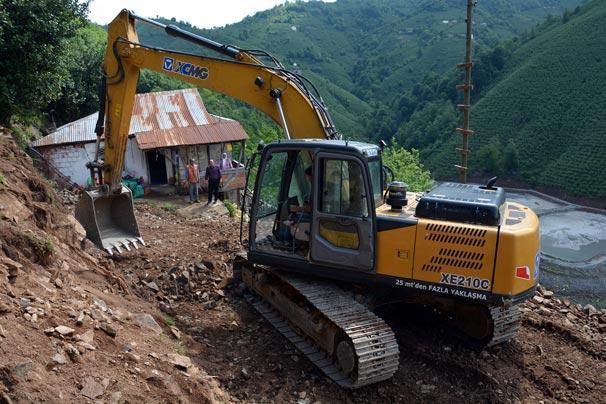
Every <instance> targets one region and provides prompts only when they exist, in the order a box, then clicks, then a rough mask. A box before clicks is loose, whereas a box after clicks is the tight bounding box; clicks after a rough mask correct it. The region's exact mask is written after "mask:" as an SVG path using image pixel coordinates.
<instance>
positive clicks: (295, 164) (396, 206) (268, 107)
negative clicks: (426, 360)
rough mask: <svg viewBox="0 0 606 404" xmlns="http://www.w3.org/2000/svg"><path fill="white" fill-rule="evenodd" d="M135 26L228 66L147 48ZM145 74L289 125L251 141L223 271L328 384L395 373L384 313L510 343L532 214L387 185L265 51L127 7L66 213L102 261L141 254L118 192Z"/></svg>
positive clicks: (462, 195)
mask: <svg viewBox="0 0 606 404" xmlns="http://www.w3.org/2000/svg"><path fill="white" fill-rule="evenodd" d="M136 20H139V21H143V22H146V23H150V24H153V25H155V26H157V27H159V28H162V29H164V30H165V31H166V32H167V33H168V34H170V35H173V36H176V37H179V38H182V39H184V40H187V41H189V42H192V43H195V44H198V45H200V46H202V47H204V48H205V49H210V50H213V51H215V52H219V53H220V54H221V55H223V58H212V57H208V56H202V55H195V54H190V53H183V52H175V51H169V50H165V49H159V48H155V47H151V46H146V45H143V44H141V43H139V41H138V38H137V33H136V29H135V21H136ZM226 57H227V58H226ZM263 60H267V61H268V62H267V63H263V62H262V61H263ZM140 69H150V70H154V71H156V72H160V73H163V74H166V75H168V76H171V77H175V78H179V79H182V80H185V81H187V82H190V83H193V84H195V85H196V86H199V87H204V88H209V89H212V90H215V91H218V92H220V93H223V94H226V95H229V96H232V97H234V98H236V99H239V100H241V101H244V102H246V103H248V104H250V105H252V106H254V107H256V108H258V109H260V110H261V111H263V112H265V113H266V114H267V115H268V116H270V117H271V118H272V119H273V120H274V121H275V122H277V123H278V124H279V125H280V126H281V127H282V128H283V129H284V133H285V135H286V137H287V139H285V140H280V141H276V142H273V143H271V144H268V145H260V146H259V148H258V151H257V153H255V154H254V155H253V156H252V158H251V159H250V161H249V172H248V173H249V174H248V178H247V188H248V185H249V184H250V183H252V181H253V180H252V179H251V178H250V176H251V175H252V173H256V174H255V178H254V191H253V194H252V198H251V200H250V203H249V204H247V205H246V211H247V213H248V215H249V224H248V226H249V227H248V237H247V239H246V240H245V244H246V246H247V250H248V251H247V254H246V257H242V258H240V259H237V260H236V261H235V262H234V271H235V272H237V273H240V274H241V276H242V279H243V281H244V282H245V284H246V285H247V287H248V288H249V289H250V290H251V291H252V292H253V294H252V295H251V302H252V304H253V306H254V307H255V308H256V309H257V310H258V311H259V312H260V313H261V314H262V315H263V316H264V317H265V318H266V319H267V320H268V321H269V322H270V323H271V324H273V325H274V326H275V328H276V329H277V330H278V331H279V332H281V333H282V334H283V335H284V336H285V337H286V338H287V339H289V340H290V341H291V342H292V343H293V344H294V345H295V346H296V347H297V348H298V349H300V350H301V352H302V353H304V354H305V355H306V356H307V357H308V358H309V359H310V360H311V361H312V362H313V363H314V364H315V365H316V366H318V368H320V369H321V370H322V371H323V372H324V373H325V374H326V375H327V376H328V377H329V378H331V379H332V380H333V381H334V382H336V383H337V384H338V385H340V386H342V387H345V388H357V387H360V386H364V385H368V384H371V383H374V382H378V381H381V380H386V379H388V378H390V377H391V376H392V375H393V374H394V373H395V372H396V370H397V368H398V363H399V350H398V344H397V342H396V338H395V335H394V333H393V331H392V330H391V328H390V327H389V325H388V324H387V323H385V322H384V321H383V320H382V319H381V318H380V317H378V316H377V315H376V314H375V313H374V312H373V310H375V309H376V308H378V307H380V306H383V305H387V304H392V303H399V302H406V303H413V304H419V305H424V306H431V307H434V308H436V309H438V310H440V311H442V312H444V313H448V315H449V318H450V319H451V321H452V323H453V325H455V326H456V327H458V328H459V329H460V330H462V331H464V332H465V333H466V334H467V335H469V336H470V337H471V338H474V339H476V340H478V341H480V342H481V343H483V344H486V345H494V344H498V343H501V342H504V341H508V340H509V339H511V338H512V337H513V336H514V335H515V333H516V331H517V329H518V327H519V323H520V311H519V307H518V306H519V304H520V303H521V302H522V301H523V300H524V299H526V298H528V297H529V296H531V295H532V294H533V291H534V289H535V287H536V284H537V278H538V271H539V221H538V218H537V216H536V215H535V214H534V213H533V212H532V211H531V210H530V209H529V208H527V207H525V206H523V205H521V204H518V203H514V202H510V201H507V200H506V199H505V192H504V190H503V189H502V188H499V187H495V186H494V183H493V182H489V183H488V184H486V185H485V186H483V185H473V184H459V183H443V184H441V185H439V186H437V187H436V188H434V189H433V190H431V191H428V192H425V193H421V194H416V193H411V192H408V191H407V189H406V185H405V184H404V183H401V182H397V181H391V182H390V183H387V178H386V177H387V171H386V170H385V169H384V167H383V165H382V158H381V154H382V151H383V147H384V144H382V145H374V144H368V143H362V142H355V141H349V140H342V139H341V138H340V136H339V134H338V132H337V131H336V130H335V127H334V125H333V123H332V120H331V118H330V116H329V114H328V112H327V109H326V107H325V106H324V102H323V101H322V99H321V98H320V96H319V95H318V94H317V91H316V90H315V88H314V87H313V85H312V84H311V83H310V82H308V81H307V80H305V79H304V78H303V77H302V76H300V75H299V74H296V73H293V72H290V71H288V70H287V69H286V68H284V66H283V65H282V64H280V63H279V62H278V61H277V60H276V59H275V58H274V57H272V56H271V55H270V54H268V53H266V52H263V51H257V50H243V49H239V48H237V47H235V46H230V45H223V44H220V43H217V42H214V41H212V40H209V39H207V38H203V37H201V36H198V35H195V34H192V33H189V32H186V31H183V30H182V29H180V28H178V27H175V26H172V25H168V26H165V25H163V24H160V23H158V22H155V21H152V20H149V19H146V18H143V17H139V16H137V15H135V14H134V13H131V12H129V11H127V10H123V11H122V12H121V13H120V14H119V15H118V16H117V17H116V18H115V19H114V20H113V21H112V22H111V23H110V25H109V30H108V47H107V53H106V57H105V63H104V72H105V74H106V77H105V80H104V86H102V87H103V92H102V97H101V100H102V104H103V105H102V108H101V111H100V115H99V117H100V118H99V119H100V120H99V124H98V126H97V134H98V136H99V138H100V137H101V135H103V136H104V143H105V150H104V160H103V161H101V160H100V158H99V153H96V158H95V161H93V162H91V163H90V164H89V168H90V169H91V175H93V177H94V178H95V180H96V182H98V183H99V184H100V185H98V186H97V187H95V188H94V189H92V190H90V191H88V192H87V193H86V194H85V195H84V196H83V198H82V200H81V201H80V203H79V204H78V206H77V210H76V216H77V218H78V219H79V220H80V221H81V223H82V224H83V225H84V227H85V228H86V230H87V235H88V237H89V238H90V239H91V240H92V241H94V242H95V243H96V244H97V245H98V246H99V247H101V248H104V249H106V250H107V251H108V252H110V253H112V252H114V251H118V252H119V251H120V250H121V249H122V248H129V247H130V246H137V244H140V243H142V242H143V240H142V239H141V237H140V234H139V230H138V227H137V223H136V219H135V216H134V213H133V204H132V198H131V196H130V192H129V191H128V190H127V189H126V188H124V187H122V186H121V185H120V174H121V172H122V168H123V164H124V154H125V148H126V141H127V135H128V129H129V124H130V118H131V114H132V109H133V103H134V98H135V88H136V84H137V80H138V74H139V71H140ZM104 118H105V128H104V127H103V122H104ZM98 144H99V142H98ZM257 160H258V165H257V164H256V161H257ZM255 168H256V169H255ZM243 211H244V209H243ZM242 223H244V222H243V221H242ZM242 226H243V224H242V225H241V228H242ZM241 238H242V231H241ZM405 307H412V306H405Z"/></svg>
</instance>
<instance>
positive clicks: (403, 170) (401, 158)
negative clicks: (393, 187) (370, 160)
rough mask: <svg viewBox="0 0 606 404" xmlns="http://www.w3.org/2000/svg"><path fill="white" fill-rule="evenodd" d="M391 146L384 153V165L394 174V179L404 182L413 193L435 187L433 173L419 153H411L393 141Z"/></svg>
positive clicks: (413, 150) (414, 151)
mask: <svg viewBox="0 0 606 404" xmlns="http://www.w3.org/2000/svg"><path fill="white" fill-rule="evenodd" d="M391 143H392V144H391V146H389V147H388V148H386V149H385V150H384V151H383V164H385V165H386V166H388V167H389V168H391V169H392V170H393V172H394V179H395V180H398V181H404V182H405V183H406V184H408V187H409V189H410V190H411V191H425V190H427V189H430V188H431V187H433V185H434V181H433V180H432V179H431V173H430V172H429V170H426V169H425V167H423V164H421V162H420V160H419V151H418V150H415V149H411V150H410V151H408V150H406V149H404V148H403V147H402V146H400V145H398V143H396V141H395V140H392V142H391Z"/></svg>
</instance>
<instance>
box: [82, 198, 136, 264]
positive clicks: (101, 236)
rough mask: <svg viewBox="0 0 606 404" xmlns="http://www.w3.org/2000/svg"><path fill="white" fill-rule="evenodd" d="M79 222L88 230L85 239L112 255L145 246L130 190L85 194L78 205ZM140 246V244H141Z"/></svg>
mask: <svg viewBox="0 0 606 404" xmlns="http://www.w3.org/2000/svg"><path fill="white" fill-rule="evenodd" d="M75 216H76V219H77V220H78V221H79V222H80V224H81V225H82V227H84V229H85V230H86V237H87V238H88V239H89V240H90V241H92V242H93V243H94V244H95V245H96V246H97V247H99V248H101V249H103V250H105V251H107V252H108V253H109V254H110V255H112V254H113V253H114V250H115V251H117V252H118V253H122V249H123V248H124V249H126V250H128V251H130V250H131V247H134V248H139V244H141V245H145V243H144V242H143V238H142V237H141V233H140V232H139V226H138V224H137V219H136V218H135V210H134V207H133V197H132V194H131V191H130V189H128V188H126V187H124V186H123V187H122V189H121V190H120V193H116V194H112V193H109V194H108V193H103V192H101V191H100V190H98V189H95V190H90V191H84V193H83V194H82V197H81V198H80V201H79V202H78V204H77V205H76V212H75ZM138 243H139V244H138Z"/></svg>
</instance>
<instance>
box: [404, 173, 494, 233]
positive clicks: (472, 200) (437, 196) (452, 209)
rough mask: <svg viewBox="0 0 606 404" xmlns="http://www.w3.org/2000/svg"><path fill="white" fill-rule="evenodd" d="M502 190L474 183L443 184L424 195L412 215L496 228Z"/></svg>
mask: <svg viewBox="0 0 606 404" xmlns="http://www.w3.org/2000/svg"><path fill="white" fill-rule="evenodd" d="M504 202H505V190H504V189H503V188H500V187H492V188H487V187H485V186H483V185H478V184H460V183H456V182H445V183H442V184H440V185H438V186H437V187H436V188H434V189H432V190H431V191H429V192H427V193H425V194H424V195H423V196H422V197H421V199H420V200H419V203H418V204H417V207H416V210H415V216H416V217H419V218H425V219H435V220H448V221H453V222H460V223H472V224H482V225H488V226H498V225H499V224H500V222H501V209H502V208H503V203H504Z"/></svg>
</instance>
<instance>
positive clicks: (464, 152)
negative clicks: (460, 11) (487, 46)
mask: <svg viewBox="0 0 606 404" xmlns="http://www.w3.org/2000/svg"><path fill="white" fill-rule="evenodd" d="M474 5H475V0H467V19H466V20H465V22H466V23H467V33H466V37H465V38H466V39H465V62H464V63H460V64H458V65H457V67H458V68H460V69H464V70H465V84H460V85H458V86H457V90H459V91H463V104H458V105H457V108H458V109H459V111H462V112H463V127H462V128H457V129H456V131H457V132H458V133H460V134H461V135H462V136H463V142H462V145H461V147H460V148H459V147H458V148H457V151H458V152H459V154H460V155H461V164H458V165H455V167H456V168H457V169H458V170H459V181H460V182H461V183H466V182H467V170H468V166H467V164H468V162H467V161H468V156H469V153H470V150H469V136H471V135H472V134H473V131H472V130H470V129H469V118H470V114H471V90H472V89H473V86H472V84H471V68H472V66H473V62H472V60H471V58H472V47H473V41H472V16H473V7H474Z"/></svg>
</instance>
